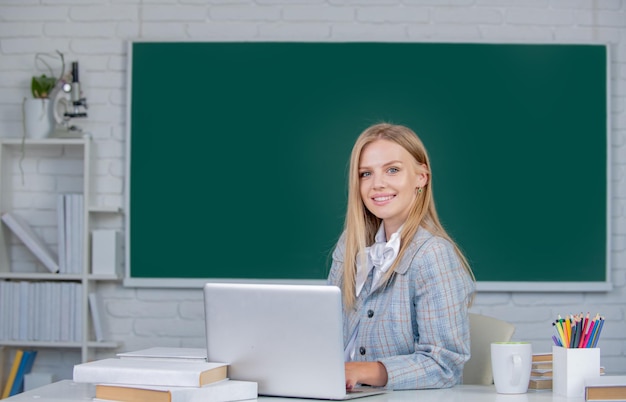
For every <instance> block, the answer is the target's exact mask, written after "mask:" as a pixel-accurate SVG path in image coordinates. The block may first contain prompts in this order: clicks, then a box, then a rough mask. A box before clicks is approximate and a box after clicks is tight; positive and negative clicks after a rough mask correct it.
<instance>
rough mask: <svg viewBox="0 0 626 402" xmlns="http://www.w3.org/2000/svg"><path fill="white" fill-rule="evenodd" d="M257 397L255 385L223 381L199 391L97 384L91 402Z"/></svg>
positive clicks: (225, 401) (224, 400) (195, 401)
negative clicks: (92, 401)
mask: <svg viewBox="0 0 626 402" xmlns="http://www.w3.org/2000/svg"><path fill="white" fill-rule="evenodd" d="M257 396H258V386H257V383H256V382H252V381H235V380H223V381H219V382H216V383H213V384H209V385H205V386H202V387H162V386H144V385H126V386H123V385H114V384H113V385H111V384H97V385H96V399H94V401H98V400H102V401H106V400H116V401H122V402H127V401H137V400H146V401H169V402H206V401H211V402H228V401H241V400H246V399H256V398H257Z"/></svg>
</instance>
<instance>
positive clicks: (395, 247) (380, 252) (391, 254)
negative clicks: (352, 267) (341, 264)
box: [355, 225, 400, 297]
mask: <svg viewBox="0 0 626 402" xmlns="http://www.w3.org/2000/svg"><path fill="white" fill-rule="evenodd" d="M384 238H385V230H384V228H383V226H382V225H381V227H380V229H378V232H377V233H376V238H375V240H376V243H374V244H373V245H372V246H370V247H365V252H366V253H367V266H365V267H363V266H361V265H362V264H361V258H357V262H356V266H357V269H356V289H355V290H356V295H357V297H358V296H359V294H360V293H361V290H362V289H363V285H364V284H365V281H366V280H367V276H368V275H369V273H370V271H371V270H372V269H374V278H373V280H372V288H371V291H372V292H373V291H374V290H376V288H378V287H379V286H380V285H381V279H382V277H383V276H384V274H385V272H387V271H388V270H389V267H391V265H393V262H394V261H395V259H396V257H397V256H398V251H399V250H400V229H398V231H397V232H395V233H394V234H392V235H391V238H390V239H389V241H388V242H385V241H384Z"/></svg>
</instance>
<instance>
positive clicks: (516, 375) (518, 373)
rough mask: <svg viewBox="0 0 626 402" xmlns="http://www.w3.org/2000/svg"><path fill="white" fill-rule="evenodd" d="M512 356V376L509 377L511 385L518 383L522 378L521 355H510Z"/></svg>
mask: <svg viewBox="0 0 626 402" xmlns="http://www.w3.org/2000/svg"><path fill="white" fill-rule="evenodd" d="M511 357H512V358H513V377H511V385H518V384H519V380H520V378H522V357H521V356H520V355H518V354H514V355H513V356H511Z"/></svg>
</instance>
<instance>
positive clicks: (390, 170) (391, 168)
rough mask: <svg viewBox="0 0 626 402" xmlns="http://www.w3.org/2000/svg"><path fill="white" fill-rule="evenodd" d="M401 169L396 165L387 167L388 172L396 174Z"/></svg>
mask: <svg viewBox="0 0 626 402" xmlns="http://www.w3.org/2000/svg"><path fill="white" fill-rule="evenodd" d="M399 171H400V169H398V168H395V167H390V168H389V169H387V173H390V174H396V173H398V172H399Z"/></svg>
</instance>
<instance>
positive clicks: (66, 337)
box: [59, 282, 74, 342]
mask: <svg viewBox="0 0 626 402" xmlns="http://www.w3.org/2000/svg"><path fill="white" fill-rule="evenodd" d="M73 285H74V284H73V283H71V282H61V283H60V284H59V286H61V304H60V305H59V309H61V323H60V328H61V331H60V339H59V340H60V341H62V342H69V341H70V325H71V324H70V316H71V311H70V303H73V302H74V298H73V297H72V286H73Z"/></svg>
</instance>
